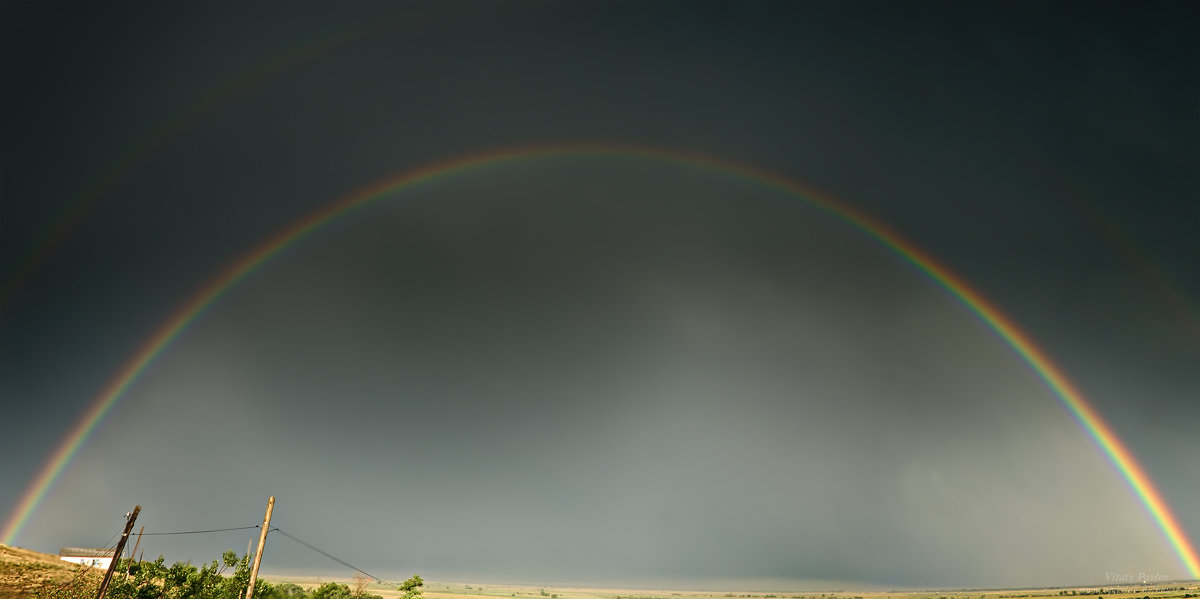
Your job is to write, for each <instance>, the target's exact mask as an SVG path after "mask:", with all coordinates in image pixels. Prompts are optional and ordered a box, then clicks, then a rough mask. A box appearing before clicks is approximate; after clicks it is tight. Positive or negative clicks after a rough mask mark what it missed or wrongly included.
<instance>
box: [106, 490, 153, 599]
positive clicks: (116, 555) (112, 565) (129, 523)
mask: <svg viewBox="0 0 1200 599" xmlns="http://www.w3.org/2000/svg"><path fill="white" fill-rule="evenodd" d="M140 511H142V506H140V505H135V506H133V511H132V512H129V519H128V520H126V521H125V531H124V532H122V533H121V540H120V541H117V550H116V551H114V552H113V557H112V561H111V562H109V563H108V571H107V572H105V573H104V580H103V581H101V582H100V588H99V589H97V590H96V599H104V592H105V591H107V590H108V581H110V580H112V574H113V570H115V569H117V562H119V561H121V552H122V551H124V550H125V541H128V540H129V531H131V530H133V522H134V521H135V520H137V516H138V512H140Z"/></svg>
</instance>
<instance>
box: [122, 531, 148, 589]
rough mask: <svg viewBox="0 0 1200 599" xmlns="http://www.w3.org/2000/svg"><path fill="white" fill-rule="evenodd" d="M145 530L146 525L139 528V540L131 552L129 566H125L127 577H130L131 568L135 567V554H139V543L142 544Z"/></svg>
mask: <svg viewBox="0 0 1200 599" xmlns="http://www.w3.org/2000/svg"><path fill="white" fill-rule="evenodd" d="M144 532H146V527H145V526H143V527H141V528H140V529H138V540H137V542H135V543H134V544H133V551H130V552H129V567H128V568H125V577H126V578H128V577H129V570H131V569H132V568H133V556H135V555H137V548H138V545H141V544H142V533H144Z"/></svg>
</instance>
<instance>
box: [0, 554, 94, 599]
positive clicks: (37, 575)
mask: <svg viewBox="0 0 1200 599" xmlns="http://www.w3.org/2000/svg"><path fill="white" fill-rule="evenodd" d="M77 576H79V577H87V578H91V579H95V581H96V585H97V586H99V584H100V579H101V578H102V577H103V576H104V572H103V571H99V570H95V569H93V568H87V567H84V566H80V565H78V564H70V563H67V562H64V561H62V560H60V559H58V556H57V555H53V554H50V553H38V552H37V551H30V550H28V549H20V548H18V547H9V546H7V545H0V599H10V598H14V597H29V596H30V595H32V594H33V591H34V590H35V589H37V588H39V587H41V586H42V585H43V584H46V583H52V584H64V583H66V582H69V581H71V580H73V579H75V578H76V577H77Z"/></svg>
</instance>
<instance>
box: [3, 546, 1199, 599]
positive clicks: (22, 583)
mask: <svg viewBox="0 0 1200 599" xmlns="http://www.w3.org/2000/svg"><path fill="white" fill-rule="evenodd" d="M102 575H103V572H101V571H98V570H93V569H88V568H84V569H80V567H79V566H76V565H74V564H69V563H67V562H63V561H61V560H59V559H58V556H56V555H52V554H49V553H39V552H36V551H30V550H27V549H21V548H17V547H8V546H5V545H0V599H9V598H15V597H28V596H30V595H31V594H32V593H33V590H34V589H36V588H38V587H40V586H42V585H43V584H45V583H47V582H49V583H54V584H63V583H66V582H68V581H71V580H73V579H75V578H76V577H88V578H91V579H93V580H95V581H96V583H98V582H99V580H100V578H101V576H102ZM263 578H264V579H266V580H270V581H271V582H276V583H279V582H294V583H297V584H299V585H300V586H303V587H305V588H308V589H312V588H315V587H317V586H319V585H320V584H321V583H324V582H331V581H333V582H343V583H346V584H348V585H350V587H351V588H353V587H354V586H355V581H354V580H353V578H351V577H345V578H316V577H303V578H302V577H273V576H264V577H263ZM366 590H367V591H368V592H370V593H372V594H376V595H382V596H383V597H384V598H385V599H392V598H394V597H399V596H401V593H399V592H397V591H396V590H395V589H394V588H392V587H388V586H383V585H380V584H370V585H368V586H367V587H366ZM1101 591H1103V592H1101ZM1064 596H1066V597H1078V596H1084V597H1095V598H1096V599H1101V597H1113V598H1114V599H1126V598H1127V599H1193V598H1197V599H1200V582H1195V581H1192V582H1178V581H1174V582H1160V583H1156V584H1150V585H1139V584H1112V585H1104V586H1102V587H1101V586H1090V587H1056V588H1046V589H989V590H962V589H958V590H945V591H938V590H927V591H886V592H881V591H875V592H864V591H852V592H824V593H822V592H802V591H792V592H788V591H771V592H762V591H759V592H749V591H746V592H729V591H695V590H670V589H654V590H646V589H624V588H593V587H533V586H517V585H503V584H488V583H465V582H438V581H426V585H425V598H426V599H506V598H507V599H1039V598H1045V599H1054V598H1058V599H1061V598H1062V597H1064Z"/></svg>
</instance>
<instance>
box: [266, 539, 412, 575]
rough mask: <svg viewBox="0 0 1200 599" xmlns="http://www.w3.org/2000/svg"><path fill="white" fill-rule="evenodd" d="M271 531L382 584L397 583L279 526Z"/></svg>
mask: <svg viewBox="0 0 1200 599" xmlns="http://www.w3.org/2000/svg"><path fill="white" fill-rule="evenodd" d="M271 531H275V532H277V533H279V534H281V535H283V536H285V537H287V538H289V539H291V540H293V541H295V542H297V543H300V544H301V545H304V546H305V547H308V548H309V549H312V550H313V551H316V552H317V553H320V554H321V555H324V556H325V557H327V558H329V559H331V560H333V561H335V562H337V563H339V564H341V565H343V566H346V567H347V568H350V569H351V570H354V571H356V572H359V573H361V574H363V575H365V576H367V577H368V578H374V579H375V581H376V582H379V583H381V584H386V585H389V586H395V585H393V584H391V583H390V582H386V581H385V580H383V579H382V578H380V577H378V576H375V575H374V574H371V573H369V572H366V571H365V570H362V569H360V568H357V567H355V566H354V565H353V564H351V563H350V562H347V561H346V560H343V559H340V558H338V557H335V556H332V555H330V554H328V553H325V552H324V551H321V550H320V549H318V548H316V547H313V546H312V545H309V544H308V543H305V542H304V541H301V540H300V539H297V538H296V537H293V536H292V535H289V534H288V533H286V532H283V530H281V529H279V528H278V527H276V528H272V529H270V530H268V531H267V532H271Z"/></svg>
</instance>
